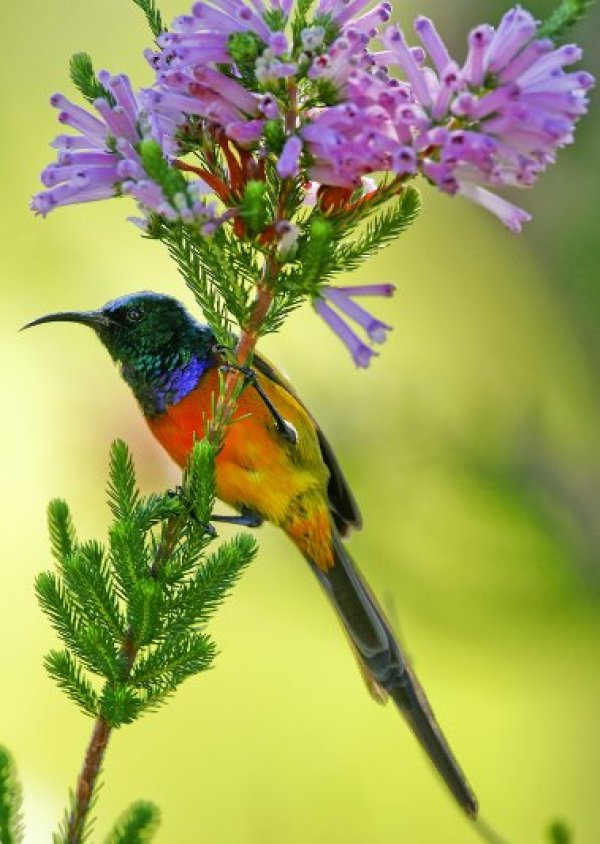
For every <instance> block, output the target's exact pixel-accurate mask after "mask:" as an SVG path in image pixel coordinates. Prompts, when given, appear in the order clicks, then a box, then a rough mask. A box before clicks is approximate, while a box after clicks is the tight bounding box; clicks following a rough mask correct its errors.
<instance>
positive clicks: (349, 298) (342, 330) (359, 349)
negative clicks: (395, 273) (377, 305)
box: [313, 284, 396, 368]
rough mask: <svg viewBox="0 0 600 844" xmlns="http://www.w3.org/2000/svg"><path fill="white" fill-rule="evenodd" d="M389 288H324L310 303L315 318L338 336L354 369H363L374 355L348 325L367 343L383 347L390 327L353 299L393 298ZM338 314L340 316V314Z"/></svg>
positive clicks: (392, 290) (359, 286) (384, 285)
mask: <svg viewBox="0 0 600 844" xmlns="http://www.w3.org/2000/svg"><path fill="white" fill-rule="evenodd" d="M395 289H396V288H395V287H394V285H393V284H367V285H354V286H347V287H333V286H326V287H324V288H323V290H322V291H321V295H320V297H319V298H317V299H315V301H314V302H313V305H314V308H315V310H316V312H317V313H318V314H319V316H321V317H323V319H324V320H325V322H326V323H327V325H328V326H329V327H330V328H331V329H332V330H333V331H334V332H335V333H336V334H337V335H338V337H339V338H340V340H341V341H342V343H344V345H345V346H346V348H347V349H348V350H349V352H350V354H351V355H352V357H353V359H354V363H355V364H356V365H357V366H358V367H362V368H364V367H367V366H368V365H369V364H370V362H371V358H372V357H374V356H375V355H376V354H377V352H375V351H373V349H372V348H371V347H370V346H368V345H367V344H366V342H364V341H363V340H362V339H361V337H360V336H359V335H358V334H357V333H356V331H355V329H354V328H353V327H352V326H351V325H350V324H349V322H348V320H350V321H351V322H353V323H355V324H356V325H357V326H358V327H359V328H360V329H362V331H363V333H364V334H365V335H366V338H367V339H368V340H369V341H370V342H371V343H384V342H385V340H386V338H387V332H388V331H391V326H390V325H386V324H385V323H384V322H381V321H380V320H378V319H376V318H375V317H374V316H372V314H370V313H369V312H368V311H367V310H365V308H363V307H361V305H359V304H357V303H356V302H355V301H354V299H355V298H357V297H361V296H386V297H390V296H392V295H393V294H394V291H395ZM340 312H341V313H340Z"/></svg>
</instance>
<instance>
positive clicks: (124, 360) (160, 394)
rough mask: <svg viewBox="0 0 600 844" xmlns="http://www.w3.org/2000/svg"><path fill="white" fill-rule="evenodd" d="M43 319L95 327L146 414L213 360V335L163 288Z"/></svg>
mask: <svg viewBox="0 0 600 844" xmlns="http://www.w3.org/2000/svg"><path fill="white" fill-rule="evenodd" d="M45 322H77V323H80V324H82V325H87V326H89V327H90V328H93V329H94V331H95V332H96V334H97V335H98V337H99V338H100V340H101V341H102V343H103V344H104V345H105V346H106V348H107V349H108V352H109V354H110V356H111V357H112V359H113V360H114V361H115V362H116V363H118V364H119V365H120V367H121V373H122V375H123V378H124V379H125V380H126V381H127V383H128V384H129V386H130V387H131V388H132V390H133V392H134V394H135V396H136V398H137V400H138V401H139V403H140V404H141V406H142V409H143V411H144V413H145V414H146V415H147V416H157V415H159V414H160V413H162V412H164V411H165V410H166V409H167V407H168V406H169V405H171V404H176V403H177V402H178V401H181V399H182V398H184V397H185V396H186V395H187V394H188V393H189V392H191V391H192V390H193V389H194V388H195V387H196V386H197V384H198V382H199V380H200V378H201V377H202V375H203V374H204V372H205V371H206V369H208V368H209V367H210V366H211V365H213V364H214V362H215V349H214V347H215V338H214V335H213V333H212V331H211V330H210V328H209V327H208V326H204V325H200V324H199V323H198V322H196V320H195V319H194V318H193V317H192V316H191V314H189V313H188V312H187V311H186V309H185V308H184V307H183V305H182V304H181V302H178V301H177V300H176V299H172V298H171V297H170V296H163V295H161V294H159V293H150V292H145V293H133V294H130V295H129V296H123V297H122V298H120V299H115V300H114V301H112V302H108V303H107V304H106V305H104V307H103V308H100V310H97V311H67V312H63V313H56V314H48V315H47V316H43V317H40V318H39V319H36V320H34V321H33V322H30V323H28V325H26V326H25V328H31V327H32V326H34V325H40V324H41V323H45Z"/></svg>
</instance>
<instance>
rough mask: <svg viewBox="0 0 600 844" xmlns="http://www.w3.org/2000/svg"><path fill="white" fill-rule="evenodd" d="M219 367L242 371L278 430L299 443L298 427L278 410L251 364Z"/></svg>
mask: <svg viewBox="0 0 600 844" xmlns="http://www.w3.org/2000/svg"><path fill="white" fill-rule="evenodd" d="M219 369H221V371H222V372H232V371H234V372H240V373H241V374H242V375H243V376H244V381H245V382H246V384H248V386H250V387H252V388H253V389H255V390H256V392H257V393H258V395H259V396H260V398H261V399H262V401H263V402H264V404H265V406H266V407H267V409H268V411H269V413H270V414H271V416H272V417H273V421H274V422H275V427H276V428H277V432H278V433H279V434H280V435H281V436H282V437H283V438H284V440H287V441H288V442H289V443H290V444H291V445H298V432H297V431H296V428H295V427H294V426H293V425H292V423H291V422H288V420H287V419H284V418H283V416H282V415H281V413H280V412H279V411H278V410H277V408H276V407H275V405H274V404H273V402H272V401H271V399H270V398H269V396H268V395H267V394H266V393H265V391H264V389H263V387H262V385H261V384H260V382H259V380H258V377H257V375H256V371H255V370H254V369H252V368H251V367H249V366H238V365H237V364H233V363H225V364H223V365H222V366H220V367H219Z"/></svg>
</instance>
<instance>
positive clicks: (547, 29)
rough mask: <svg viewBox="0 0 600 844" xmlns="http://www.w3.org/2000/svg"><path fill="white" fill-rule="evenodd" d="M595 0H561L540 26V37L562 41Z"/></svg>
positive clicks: (556, 41)
mask: <svg viewBox="0 0 600 844" xmlns="http://www.w3.org/2000/svg"><path fill="white" fill-rule="evenodd" d="M594 2H595V0H562V2H561V4H560V5H559V6H558V7H557V8H556V9H555V10H554V12H553V13H552V14H551V15H550V17H549V18H548V19H547V20H546V21H545V22H544V23H543V24H542V26H541V27H540V31H539V35H540V37H542V38H551V39H552V40H553V41H554V42H555V43H558V42H560V41H564V39H565V37H566V36H567V35H568V34H569V32H570V31H571V29H572V28H573V27H574V26H575V25H576V24H577V23H579V21H580V20H581V19H582V18H583V17H584V16H585V14H586V13H587V12H588V11H589V9H590V8H591V6H592V5H593V4H594Z"/></svg>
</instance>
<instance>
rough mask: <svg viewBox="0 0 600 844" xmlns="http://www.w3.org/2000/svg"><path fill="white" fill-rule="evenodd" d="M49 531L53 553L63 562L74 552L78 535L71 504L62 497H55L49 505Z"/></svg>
mask: <svg viewBox="0 0 600 844" xmlns="http://www.w3.org/2000/svg"><path fill="white" fill-rule="evenodd" d="M48 531H49V533H50V546H51V549H52V555H53V557H54V558H55V559H56V560H57V561H58V562H59V563H63V562H64V560H66V559H67V557H69V556H70V555H71V554H72V553H73V551H74V549H75V547H76V545H77V537H76V535H75V528H74V527H73V521H72V519H71V513H70V511H69V506H68V504H67V503H66V501H63V500H62V499H60V498H55V499H54V500H53V501H51V502H50V504H49V505H48Z"/></svg>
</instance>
